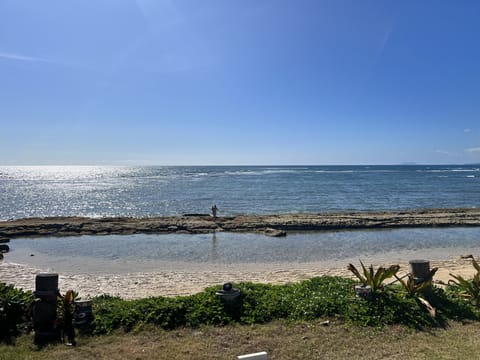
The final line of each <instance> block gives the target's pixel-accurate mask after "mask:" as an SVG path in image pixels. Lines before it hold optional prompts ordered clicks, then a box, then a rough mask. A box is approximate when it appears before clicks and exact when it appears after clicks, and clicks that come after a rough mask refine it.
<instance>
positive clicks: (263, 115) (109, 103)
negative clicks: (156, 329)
mask: <svg viewBox="0 0 480 360" xmlns="http://www.w3.org/2000/svg"><path fill="white" fill-rule="evenodd" d="M479 16H480V3H479V2H477V1H353V0H352V1H337V0H335V1H334V0H332V1H326V0H295V1H293V0H290V1H285V0H242V1H228V0H217V1H213V0H202V1H198V0H189V1H185V0H175V1H173V0H155V1H154V0H137V1H128V0H124V1H122V0H109V1H102V0H95V1H93V0H91V1H88V0H81V1H80V0H79V1H62V0H58V1H48V0H44V1H35V0H30V1H22V0H0V84H1V86H0V136H1V141H0V164H3V165H35V164H38V165H47V164H48V165H50V164H62V165H63V164H88V165H90V164H112V165H118V164H146V165H153V164H156V165H175V164H179V165H180V164H185V165H197V164H198V165H200V164H202V165H206V164H279V165H281V164H397V163H404V162H417V163H422V164H423V163H429V164H447V163H448V164H450V163H472V162H480V21H478V18H479Z"/></svg>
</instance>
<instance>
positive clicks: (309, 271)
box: [0, 257, 475, 299]
mask: <svg viewBox="0 0 480 360" xmlns="http://www.w3.org/2000/svg"><path fill="white" fill-rule="evenodd" d="M364 260H365V261H364V262H365V263H366V264H370V263H373V264H374V265H375V266H378V265H381V264H384V265H391V264H393V263H392V262H383V263H382V262H376V261H375V259H368V258H367V259H364ZM342 263H344V265H343V266H342V265H341V263H340V262H338V263H324V262H318V263H299V264H288V265H286V264H277V265H275V264H248V265H247V264H243V265H242V264H236V265H234V266H229V267H220V268H214V267H212V266H211V265H210V266H205V265H195V264H190V265H187V264H184V265H179V266H177V267H176V268H174V269H172V270H169V271H158V272H132V273H129V274H122V275H118V274H87V273H84V274H60V276H59V287H60V290H61V292H62V293H63V292H65V291H66V290H68V289H74V290H75V291H78V292H79V294H80V296H81V297H82V298H83V299H88V298H92V297H94V296H97V295H100V294H109V295H116V296H120V297H122V298H125V299H134V298H144V297H149V296H177V295H189V294H194V293H197V292H200V291H202V290H203V289H204V288H206V287H208V286H213V285H221V284H223V283H224V282H227V281H231V282H240V281H252V282H257V283H270V284H284V283H288V282H295V281H299V280H304V279H308V278H311V277H315V276H322V275H339V276H346V277H350V276H351V273H350V272H349V271H348V270H347V269H346V267H347V265H348V262H346V261H345V262H342ZM354 264H355V265H358V266H359V263H358V261H356V262H354ZM400 265H401V269H400V272H399V274H405V273H407V272H408V271H409V264H408V261H405V262H400ZM430 266H431V267H432V268H433V267H439V270H438V272H437V274H436V275H435V277H434V280H435V281H436V282H440V283H441V282H444V283H447V282H448V280H449V279H451V277H450V275H449V273H454V274H458V275H462V276H466V277H472V276H473V274H474V273H475V271H474V268H473V266H472V264H471V259H464V258H461V257H455V258H445V259H443V260H433V261H431V262H430ZM45 271H48V269H37V268H33V267H30V266H28V265H24V264H14V263H10V262H8V260H3V261H2V262H0V280H1V281H3V282H6V283H8V284H13V285H15V286H16V287H18V288H23V289H25V290H34V287H35V275H36V274H38V273H41V272H45Z"/></svg>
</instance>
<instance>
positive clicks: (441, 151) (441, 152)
mask: <svg viewBox="0 0 480 360" xmlns="http://www.w3.org/2000/svg"><path fill="white" fill-rule="evenodd" d="M435 152H436V153H437V154H443V155H450V153H449V152H448V151H445V150H435Z"/></svg>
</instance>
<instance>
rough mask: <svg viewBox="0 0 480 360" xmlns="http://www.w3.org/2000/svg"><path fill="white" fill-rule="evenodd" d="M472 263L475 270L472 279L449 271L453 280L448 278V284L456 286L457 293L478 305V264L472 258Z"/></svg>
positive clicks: (479, 288) (479, 302) (479, 295)
mask: <svg viewBox="0 0 480 360" xmlns="http://www.w3.org/2000/svg"><path fill="white" fill-rule="evenodd" d="M472 265H473V267H474V268H475V269H476V270H477V273H476V274H475V275H474V276H473V279H465V278H464V277H462V276H460V275H454V274H452V273H450V276H452V277H453V278H454V279H455V280H449V281H448V284H449V285H453V286H455V287H457V290H458V294H459V295H460V296H462V297H464V298H467V299H469V300H470V301H471V302H472V303H473V304H474V305H475V306H479V307H480V265H479V264H478V263H477V261H476V260H475V259H473V258H472Z"/></svg>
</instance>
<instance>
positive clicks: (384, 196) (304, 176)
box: [0, 165, 480, 220]
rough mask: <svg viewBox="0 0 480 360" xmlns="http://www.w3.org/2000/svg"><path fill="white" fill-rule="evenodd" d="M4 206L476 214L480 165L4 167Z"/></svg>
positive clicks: (30, 211)
mask: <svg viewBox="0 0 480 360" xmlns="http://www.w3.org/2000/svg"><path fill="white" fill-rule="evenodd" d="M0 203H1V204H2V206H1V207H0V220H6V219H18V218H24V217H44V216H95V217H103V216H132V217H144V216H159V215H179V214H184V213H207V212H209V209H210V207H211V206H212V204H213V203H216V204H217V206H218V207H219V209H220V213H219V214H220V215H235V214H265V213H295V212H334V211H335V212H336V211H364V210H399V209H415V208H458V207H467V208H475V207H479V206H480V166H478V165H471V166H467V165H465V166H254V167H247V166H227V167H219V166H217V167H215V166H213V167H211V166H210V167H108V166H104V167H102V166H66V167H62V166H60V167H55V166H52V167H48V166H32V167H12V166H10V167H8V166H3V167H0Z"/></svg>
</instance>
